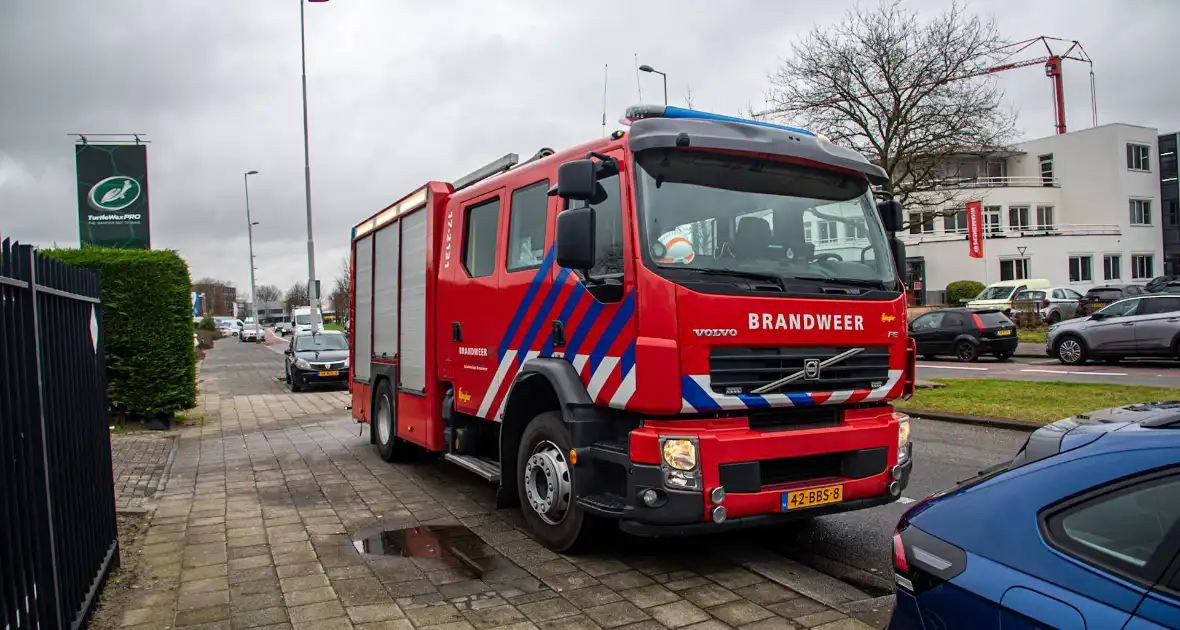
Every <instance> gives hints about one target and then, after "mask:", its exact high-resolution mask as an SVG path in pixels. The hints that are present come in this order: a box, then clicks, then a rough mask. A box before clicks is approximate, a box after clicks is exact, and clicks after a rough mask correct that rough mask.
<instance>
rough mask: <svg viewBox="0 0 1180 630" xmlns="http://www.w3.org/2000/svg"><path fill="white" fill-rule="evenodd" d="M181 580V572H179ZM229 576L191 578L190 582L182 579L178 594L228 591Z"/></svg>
mask: <svg viewBox="0 0 1180 630" xmlns="http://www.w3.org/2000/svg"><path fill="white" fill-rule="evenodd" d="M181 576H182V580H183V573H182V574H181ZM228 590H229V578H224V577H211V578H205V579H203V580H192V581H190V582H184V581H182V582H181V584H180V596H181V597H182V598H183V597H186V596H189V595H195V594H197V593H208V592H211V591H228Z"/></svg>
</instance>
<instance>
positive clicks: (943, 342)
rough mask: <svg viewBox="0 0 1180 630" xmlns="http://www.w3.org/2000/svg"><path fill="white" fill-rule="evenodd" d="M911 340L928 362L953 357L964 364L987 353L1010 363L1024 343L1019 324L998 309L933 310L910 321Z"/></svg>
mask: <svg viewBox="0 0 1180 630" xmlns="http://www.w3.org/2000/svg"><path fill="white" fill-rule="evenodd" d="M910 338H911V339H913V340H914V343H916V344H917V345H918V354H920V355H922V356H923V357H925V358H927V359H930V358H933V357H935V356H938V355H952V356H954V357H956V358H957V359H959V360H960V361H975V360H976V359H978V358H979V357H980V356H981V355H984V354H990V355H993V356H995V357H996V358H997V359H999V360H1001V361H1007V360H1008V359H1009V358H1011V357H1012V354H1013V353H1015V352H1016V346H1017V345H1018V344H1019V343H1020V339H1019V338H1018V337H1017V336H1016V324H1014V323H1013V322H1012V320H1011V319H1008V316H1007V315H1005V314H1004V313H1003V312H1001V311H999V310H996V309H983V310H972V309H969V308H944V309H941V310H937V311H930V312H929V313H926V314H924V315H922V316H920V317H918V318H916V319H914V321H912V322H910Z"/></svg>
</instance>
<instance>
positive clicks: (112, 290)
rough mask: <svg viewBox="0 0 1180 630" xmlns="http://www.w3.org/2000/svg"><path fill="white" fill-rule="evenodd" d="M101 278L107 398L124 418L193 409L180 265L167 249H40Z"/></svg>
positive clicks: (187, 310)
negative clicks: (95, 273) (96, 273)
mask: <svg viewBox="0 0 1180 630" xmlns="http://www.w3.org/2000/svg"><path fill="white" fill-rule="evenodd" d="M44 253H45V254H47V255H49V256H52V257H53V258H56V259H58V260H61V261H63V262H66V263H69V264H71V265H75V266H78V267H85V268H87V269H95V270H97V271H98V272H99V277H100V278H101V280H102V304H103V318H102V326H103V333H104V335H105V338H106V364H107V395H108V397H109V399H110V403H111V407H112V409H113V410H114V411H115V412H117V413H123V414H126V415H128V416H131V417H140V418H151V417H153V416H157V415H171V414H173V413H176V412H177V411H180V410H183V409H189V408H191V407H193V406H194V405H196V354H195V351H194V349H193V329H192V316H193V315H192V312H193V306H192V302H191V301H190V296H189V274H188V265H186V264H185V262H184V260H182V259H181V258H180V256H179V255H177V253H176V252H174V251H169V250H156V251H148V250H128V249H106V248H100V247H87V248H84V249H59V250H50V251H45V252H44Z"/></svg>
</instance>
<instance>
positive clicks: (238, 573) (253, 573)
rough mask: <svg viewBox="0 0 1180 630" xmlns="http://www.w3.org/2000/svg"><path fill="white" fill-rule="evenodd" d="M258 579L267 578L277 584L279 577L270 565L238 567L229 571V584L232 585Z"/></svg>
mask: <svg viewBox="0 0 1180 630" xmlns="http://www.w3.org/2000/svg"><path fill="white" fill-rule="evenodd" d="M259 580H267V581H269V582H273V583H274V584H275V586H278V584H279V579H278V576H277V574H276V573H275V568H274V567H272V566H265V567H256V568H253V569H238V570H231V571H230V572H229V584H230V587H233V586H235V585H237V584H244V583H246V582H257V581H259Z"/></svg>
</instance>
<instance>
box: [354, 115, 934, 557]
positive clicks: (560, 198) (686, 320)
mask: <svg viewBox="0 0 1180 630" xmlns="http://www.w3.org/2000/svg"><path fill="white" fill-rule="evenodd" d="M623 122H625V123H627V124H628V125H629V128H628V129H626V130H620V131H616V132H614V133H613V134H611V135H610V136H609V137H606V138H601V139H598V140H594V141H591V142H588V143H586V144H583V145H581V146H577V147H574V148H571V149H567V150H564V151H558V152H554V151H552V150H549V149H543V150H541V151H539V152H538V153H537V154H536V155H535V156H533V157H532V158H531V159H529V160H526V161H524V162H520V161H519V159H518V157H517V156H516V155H514V154H509V155H508V156H505V158H502V159H501V160H498V161H497V162H494V163H492V164H490V165H488V166H487V167H484V168H482V169H480V170H478V171H476V172H474V173H472V174H470V175H468V176H466V177H463V178H461V179H460V180H457V181H455V182H452V183H446V182H441V181H432V182H428V183H427V184H425V185H423V186H422V187H421V188H419V189H417V190H415V191H413V192H412V193H410V194H409V195H406V196H405V197H404V198H402V199H400V200H399V201H397V202H396V203H394V204H393V205H390V206H388V207H387V208H384V209H383V210H381V211H380V212H378V213H377V214H375V215H373V216H372V217H370V218H368V219H366V220H365V221H363V222H361V223H360V224H358V225H356V227H355V228H353V231H352V273H353V276H352V287H353V295H352V313H353V314H354V315H353V317H354V319H353V323H352V326H351V327H350V333H349V334H350V340H351V348H352V351H351V352H352V356H351V357H350V361H351V365H352V374H351V384H350V389H351V396H352V409H353V416H354V418H355V419H356V420H357V421H358V422H363V423H368V424H369V425H370V431H369V434H370V439H371V441H372V442H373V444H375V445H376V448H377V449H378V451H379V452H380V454H381V456H382V457H383V458H384V459H386V460H388V461H394V460H397V459H399V458H402V457H405V456H406V455H407V454H410V453H411V452H412V451H414V450H422V449H425V450H427V451H433V452H438V453H442V454H443V457H444V458H445V459H446V460H449V461H451V462H454V463H455V464H457V465H459V466H462V467H464V468H466V469H468V470H470V471H472V472H474V473H476V474H478V475H481V476H483V477H484V478H486V479H488V480H489V481H491V482H494V483H497V484H498V490H497V493H496V497H497V504H498V505H499V506H501V507H508V506H511V505H519V506H521V508H522V511H523V514H524V518H525V521H526V522H527V524H528V527H529V528H530V529H531V531H532V533H533V534H534V535H535V536H536V538H537V539H539V540H540V541H541V542H543V543H544V544H545V545H547V546H548V547H550V548H551V549H555V550H566V549H569V548H570V547H571V546H573V545H574V544H575V543H576V542H577V541H578V539H579V535H580V534H581V533H582V531H583V530H584V528H585V525H586V524H587V523H588V522H589V521H590V519H611V520H614V521H617V522H618V523H619V526H620V527H621V528H622V529H623V530H624V531H627V532H631V533H634V534H639V535H665V534H684V533H694V532H709V531H717V530H722V529H727V528H740V527H750V526H756V525H764V524H773V523H778V522H781V521H787V520H791V519H801V518H810V517H814V516H817V515H823V514H831V513H835V512H842V511H848V510H857V509H863V508H870V507H874V506H878V505H882V504H885V503H889V502H891V501H894V500H896V499H897V498H898V497H899V496H900V493H901V491H902V489H903V488H905V486H906V484H907V483H908V480H909V475H910V470H911V467H912V461H911V444H910V440H909V419H908V418H907V417H906V416H904V415H903V414H900V413H895V412H894V411H893V409H892V407H891V406H890V405H889V401H891V400H893V399H896V398H899V397H908V396H909V395H910V394H911V392H912V390H913V385H914V372H915V366H914V365H915V364H914V359H915V349H914V346H913V345H912V343H910V340H909V338H908V336H907V331H906V308H905V298H904V295H905V294H904V284H903V280H904V279H903V278H902V277H901V271H900V269H904V260H905V254H904V251H905V250H904V245H903V244H902V243H901V242H900V241H899V240H898V239H897V236H896V232H897V230H898V229H899V228H900V226H901V207H900V205H899V204H898V203H897V202H896V201H882V202H880V203H878V202H877V201H876V199H875V197H874V192H873V186H874V185H876V184H881V183H883V182H884V181H885V180H886V174H885V171H884V170H882V169H881V168H880V167H879V166H877V165H875V164H873V163H871V162H869V161H868V160H866V159H865V158H864V157H863V156H861V155H860V154H858V153H856V152H854V151H851V150H848V149H845V148H842V147H839V146H837V145H835V144H833V143H831V142H830V141H828V140H827V139H826V138H824V137H823V136H820V135H817V134H815V133H812V132H809V131H806V130H803V129H796V128H792V127H787V126H782V125H775V124H768V123H765V122H760V121H752V120H744V119H740V118H733V117H728V116H721V115H716V114H709V113H704V112H698V111H693V110H687V109H681V108H677V107H667V106H636V107H632V108H630V109H628V110H627V114H626V116H625V117H624V120H623ZM899 268H900V269H899Z"/></svg>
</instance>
